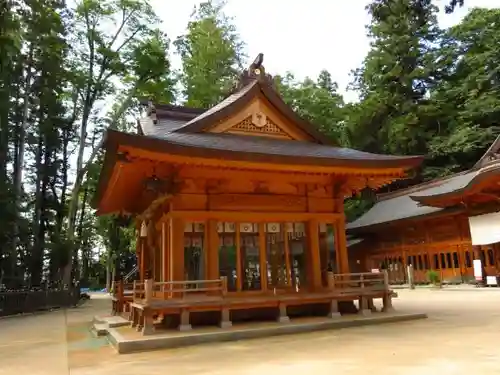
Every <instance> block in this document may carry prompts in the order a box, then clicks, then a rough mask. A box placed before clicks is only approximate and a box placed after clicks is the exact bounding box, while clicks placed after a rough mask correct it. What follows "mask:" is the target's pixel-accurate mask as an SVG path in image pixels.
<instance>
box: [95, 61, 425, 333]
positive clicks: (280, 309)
mask: <svg viewBox="0 0 500 375" xmlns="http://www.w3.org/2000/svg"><path fill="white" fill-rule="evenodd" d="M138 126H139V134H138V135H137V134H128V133H123V132H119V131H114V130H109V131H108V132H107V135H106V139H105V145H104V147H105V150H106V156H105V160H104V166H103V170H102V173H101V176H100V181H99V188H98V192H97V195H96V199H95V206H96V208H97V209H98V214H100V215H105V214H111V213H120V214H129V215H133V216H134V217H135V218H136V222H137V235H138V239H137V244H138V245H137V257H138V260H139V269H140V280H141V282H136V284H135V287H134V297H133V298H132V297H131V300H133V301H132V303H131V306H132V316H131V319H132V320H133V322H134V325H138V326H139V327H142V329H143V330H144V331H145V332H149V331H150V330H151V327H152V319H153V318H152V317H153V315H155V314H157V315H158V314H159V315H160V316H167V315H172V314H173V315H176V316H177V319H178V321H177V323H176V324H177V325H178V327H179V328H180V329H187V328H189V327H190V324H191V323H192V322H193V319H194V315H196V314H198V317H199V315H200V314H201V315H203V314H204V313H206V314H205V316H208V313H209V312H213V311H218V312H220V314H221V316H220V320H221V324H222V325H227V324H230V321H231V320H234V319H236V318H237V315H238V314H237V313H238V312H239V313H242V312H244V313H245V314H240V315H244V316H246V317H251V316H252V314H257V313H258V311H259V309H264V308H268V309H269V308H270V309H276V311H277V314H278V316H279V319H280V320H283V321H286V319H287V314H289V313H290V311H291V310H290V309H291V308H293V307H294V306H295V307H296V306H301V305H311V304H326V305H327V306H329V307H328V309H329V311H330V313H333V314H334V313H336V312H338V307H337V305H336V303H337V302H338V301H339V300H351V301H352V300H354V299H358V298H361V299H362V298H365V297H366V298H368V297H370V298H375V297H380V298H385V303H386V304H389V303H390V298H389V296H390V292H389V290H388V289H387V285H386V284H387V283H386V284H384V280H383V279H382V278H383V274H379V275H373V277H372V279H370V275H366V276H364V274H357V275H351V274H350V264H349V258H348V253H347V247H346V233H345V217H344V207H343V202H344V198H346V197H349V196H351V195H352V194H354V193H356V192H358V191H360V190H361V189H363V188H365V187H366V186H370V187H372V188H377V187H380V186H382V185H384V184H388V183H390V182H391V181H394V180H397V179H400V178H403V177H404V176H405V174H406V171H408V170H409V169H411V168H414V167H416V166H417V165H419V164H420V163H421V161H422V158H421V157H417V156H415V157H406V156H405V157H398V156H388V155H376V154H370V153H365V152H360V151H355V150H351V149H346V148H341V147H338V146H335V144H334V142H332V140H330V139H328V138H326V137H325V136H324V135H323V134H322V133H321V132H319V131H318V130H317V129H316V127H314V126H313V125H311V124H309V123H308V122H306V121H304V120H303V119H301V118H299V116H298V115H297V114H296V113H295V112H294V111H293V110H292V109H291V108H290V107H288V106H287V105H286V104H285V103H284V101H283V100H282V98H281V97H280V95H279V93H278V92H277V91H276V90H275V88H274V86H273V81H272V78H271V77H270V76H269V75H268V74H266V73H265V70H264V67H263V66H262V56H259V58H258V59H257V60H256V61H255V62H254V63H253V64H252V65H251V66H250V67H249V69H248V70H246V71H244V73H243V74H242V76H241V80H240V83H239V85H238V87H237V88H236V89H235V90H234V92H233V93H232V94H231V95H229V96H228V97H227V98H226V99H225V100H223V101H222V102H220V103H219V104H217V105H216V106H214V107H212V108H210V109H208V110H200V109H193V108H186V107H180V106H172V105H162V104H153V103H149V105H148V106H147V113H146V115H145V116H144V117H143V118H141V119H140V121H139V123H138ZM327 234H329V235H330V237H331V236H333V237H334V241H331V240H330V241H327ZM329 244H330V245H329ZM334 273H335V275H334ZM370 280H371V281H370ZM377 280H378V282H379V284H380V285H381V287H376V284H377ZM342 283H344V287H342ZM335 285H336V287H335ZM384 285H386V286H384ZM347 286H349V288H347ZM370 286H373V288H371V289H370ZM339 288H341V289H342V288H343V289H342V293H341V290H340V289H339ZM346 288H347V289H346ZM377 288H378V289H377ZM365 302H367V301H365ZM360 306H364V305H363V304H361V305H360ZM119 308H120V309H121V307H119ZM287 309H288V310H287ZM207 319H208V317H207Z"/></svg>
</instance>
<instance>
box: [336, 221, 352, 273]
mask: <svg viewBox="0 0 500 375" xmlns="http://www.w3.org/2000/svg"><path fill="white" fill-rule="evenodd" d="M335 228H336V230H335V234H336V238H335V239H336V241H335V246H336V247H335V251H336V252H337V261H338V262H339V271H340V273H349V256H348V254H347V239H346V234H345V218H344V217H342V218H341V219H339V220H338V221H337V222H336V223H335Z"/></svg>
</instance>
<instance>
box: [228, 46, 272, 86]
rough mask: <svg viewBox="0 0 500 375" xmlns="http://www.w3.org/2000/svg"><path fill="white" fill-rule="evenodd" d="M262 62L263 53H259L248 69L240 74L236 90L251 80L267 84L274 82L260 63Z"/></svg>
mask: <svg viewBox="0 0 500 375" xmlns="http://www.w3.org/2000/svg"><path fill="white" fill-rule="evenodd" d="M263 62H264V54H263V53H259V54H258V55H257V57H256V58H255V60H254V61H253V62H252V63H251V64H250V66H249V67H248V69H245V70H244V71H243V72H242V74H241V75H240V80H239V82H238V85H237V87H236V90H241V89H242V88H243V87H245V86H246V85H248V84H249V83H250V82H251V81H253V80H259V81H261V82H265V83H267V84H269V85H273V84H274V81H273V77H272V76H271V75H270V74H266V69H265V68H264V65H262V63H263Z"/></svg>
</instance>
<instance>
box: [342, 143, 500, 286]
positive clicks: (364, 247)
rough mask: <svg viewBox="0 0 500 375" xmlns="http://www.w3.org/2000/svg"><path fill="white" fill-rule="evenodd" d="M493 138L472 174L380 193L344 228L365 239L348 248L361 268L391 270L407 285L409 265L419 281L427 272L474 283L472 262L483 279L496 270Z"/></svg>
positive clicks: (499, 219)
mask: <svg viewBox="0 0 500 375" xmlns="http://www.w3.org/2000/svg"><path fill="white" fill-rule="evenodd" d="M499 149H500V138H499V139H497V140H496V141H495V142H494V143H493V144H492V146H491V147H490V149H489V150H488V151H487V152H486V153H485V155H484V156H483V157H482V158H481V159H480V160H479V161H478V162H477V163H476V164H475V165H474V167H473V168H472V169H470V170H466V171H464V172H461V173H457V174H454V175H451V176H447V177H445V178H440V179H436V180H432V181H429V182H427V183H423V184H420V185H417V186H413V187H410V188H407V189H402V190H398V191H395V192H392V193H387V194H383V195H380V196H379V197H378V200H377V202H376V203H375V205H374V206H373V207H372V208H371V209H370V210H369V211H368V212H366V213H365V214H364V215H363V216H361V217H360V218H358V219H357V220H355V221H354V222H351V223H349V224H348V225H347V228H348V233H350V234H351V235H353V236H356V237H357V238H358V239H363V241H361V242H360V243H358V244H357V245H355V246H353V247H352V249H351V252H352V255H353V256H356V257H358V258H360V259H362V263H363V267H364V268H365V269H374V268H382V269H387V270H388V271H389V275H390V280H391V282H393V283H403V282H406V281H407V280H406V278H407V275H406V273H405V268H406V266H407V265H410V264H411V265H413V268H414V270H415V279H416V281H417V282H425V281H427V273H428V271H429V270H435V271H437V272H438V273H439V275H440V277H441V279H442V280H443V281H449V282H467V281H469V280H473V279H474V270H473V260H474V259H480V260H481V263H482V268H483V276H486V275H487V276H497V274H498V273H499V271H500V245H499V243H498V242H499V241H500V213H498V212H499V211H500V161H499V160H498V150H499Z"/></svg>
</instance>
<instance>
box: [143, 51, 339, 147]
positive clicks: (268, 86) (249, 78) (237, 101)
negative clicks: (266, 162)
mask: <svg viewBox="0 0 500 375" xmlns="http://www.w3.org/2000/svg"><path fill="white" fill-rule="evenodd" d="M259 58H260V59H259ZM262 59H263V56H262V54H260V55H259V57H258V58H257V59H256V61H258V64H257V63H256V62H254V63H253V64H252V65H251V66H250V67H249V69H247V70H245V71H244V72H243V74H242V75H241V77H240V82H239V84H238V86H237V87H236V89H235V90H234V92H233V93H232V94H230V95H229V96H228V97H226V98H225V99H224V100H223V101H221V102H220V103H218V104H217V105H215V106H213V107H211V108H209V109H206V110H205V109H195V108H189V107H180V106H168V105H153V104H151V103H150V104H149V105H150V108H149V109H148V117H146V118H143V119H141V120H140V126H141V129H142V132H143V134H144V135H155V136H156V135H160V133H162V132H163V133H166V132H173V133H199V132H203V131H205V130H207V129H209V128H210V127H212V126H213V125H214V124H217V123H218V122H219V121H222V120H224V119H225V118H227V117H229V116H230V115H232V114H234V113H237V112H238V111H239V110H241V109H243V108H244V107H245V106H247V105H248V104H250V102H251V101H252V100H253V99H254V98H256V97H257V96H258V95H263V96H264V97H265V98H266V99H267V100H268V101H269V102H270V103H271V104H272V105H273V106H274V107H275V108H276V109H277V110H278V111H279V112H280V113H281V114H282V115H283V116H284V117H285V118H287V119H288V120H289V121H290V122H291V123H293V124H294V125H295V126H297V127H298V128H299V129H300V130H302V131H303V132H304V133H306V134H307V135H309V136H310V137H311V138H313V139H314V141H315V142H316V143H320V144H332V143H333V142H332V140H331V139H330V138H328V137H327V136H325V135H324V134H323V133H321V132H320V131H319V130H318V129H317V127H316V126H314V125H313V124H311V123H309V122H308V121H306V120H304V119H302V118H301V117H300V116H299V115H297V114H296V113H295V111H294V110H293V109H292V108H290V107H289V106H288V105H287V104H286V103H285V102H284V101H283V99H282V98H281V95H280V94H279V93H278V92H277V91H276V89H275V88H274V82H273V80H272V77H271V76H270V75H268V74H266V73H265V69H264V67H263V66H262ZM148 118H149V119H148ZM152 125H154V127H153V126H152Z"/></svg>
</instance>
